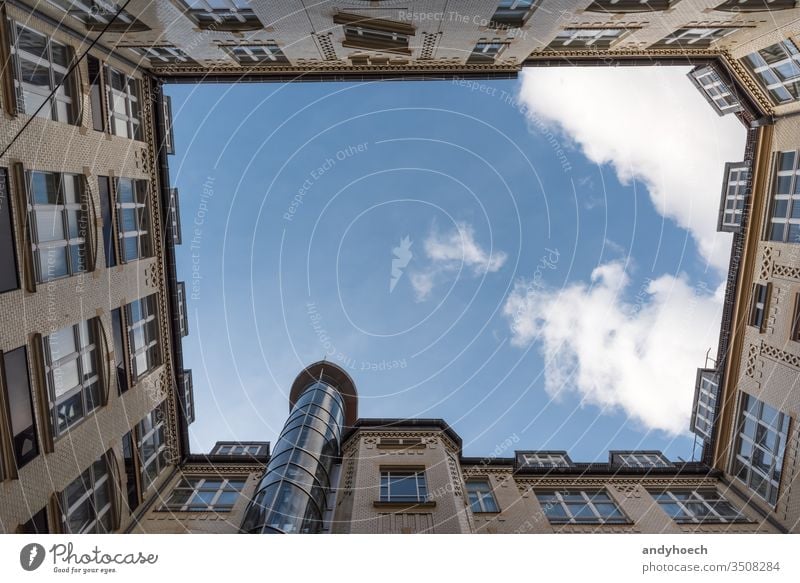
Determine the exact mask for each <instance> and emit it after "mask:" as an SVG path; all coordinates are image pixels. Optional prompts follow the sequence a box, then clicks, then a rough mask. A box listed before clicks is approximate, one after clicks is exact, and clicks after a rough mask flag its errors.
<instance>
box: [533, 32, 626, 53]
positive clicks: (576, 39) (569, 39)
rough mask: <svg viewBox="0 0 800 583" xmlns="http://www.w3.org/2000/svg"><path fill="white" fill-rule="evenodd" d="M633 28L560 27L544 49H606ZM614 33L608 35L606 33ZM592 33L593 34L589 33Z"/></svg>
mask: <svg viewBox="0 0 800 583" xmlns="http://www.w3.org/2000/svg"><path fill="white" fill-rule="evenodd" d="M633 30H635V29H634V28H631V27H626V26H618V27H581V26H572V27H566V28H562V29H561V30H559V31H558V33H557V34H556V36H555V37H554V38H553V40H551V41H550V42H549V43H548V45H547V47H546V50H548V51H570V50H573V49H577V50H580V49H601V50H607V49H610V48H612V47H613V46H614V45H616V44H617V43H618V42H619V41H621V40H622V39H623V38H625V37H626V36H628V35H629V34H630V33H631V32H632V31H633ZM611 32H614V33H616V34H615V35H613V36H608V34H607V33H611ZM590 33H593V34H590Z"/></svg>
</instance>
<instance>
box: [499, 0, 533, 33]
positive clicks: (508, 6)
mask: <svg viewBox="0 0 800 583" xmlns="http://www.w3.org/2000/svg"><path fill="white" fill-rule="evenodd" d="M533 4H534V0H500V3H499V4H498V5H497V9H496V10H495V11H494V15H493V16H492V21H491V23H492V25H494V26H495V27H496V28H503V27H516V26H522V25H523V24H524V22H525V19H526V18H527V17H528V16H529V14H530V12H531V9H532V8H533Z"/></svg>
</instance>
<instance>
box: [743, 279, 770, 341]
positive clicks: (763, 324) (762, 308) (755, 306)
mask: <svg viewBox="0 0 800 583" xmlns="http://www.w3.org/2000/svg"><path fill="white" fill-rule="evenodd" d="M762 290H763V299H762ZM771 297H772V283H771V282H767V283H758V282H755V283H754V284H753V288H752V296H751V298H750V315H749V317H748V319H747V324H748V325H749V326H752V327H754V328H756V329H757V330H758V332H759V334H763V333H764V331H765V330H766V329H767V317H768V315H769V304H770V298H771ZM759 315H760V317H759Z"/></svg>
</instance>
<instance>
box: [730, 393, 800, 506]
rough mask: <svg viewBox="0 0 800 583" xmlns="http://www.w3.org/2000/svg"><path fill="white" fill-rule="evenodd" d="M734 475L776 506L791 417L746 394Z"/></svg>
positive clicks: (739, 429)
mask: <svg viewBox="0 0 800 583" xmlns="http://www.w3.org/2000/svg"><path fill="white" fill-rule="evenodd" d="M737 431H738V436H737V439H736V456H735V458H734V460H733V474H734V475H736V477H737V478H739V479H740V480H742V481H743V482H744V483H745V484H747V485H748V487H749V488H750V489H751V490H752V491H753V492H755V493H756V494H758V495H759V496H760V497H761V498H763V499H764V500H766V501H767V502H768V503H769V504H772V505H775V504H776V503H777V501H778V489H779V488H780V483H781V472H782V470H783V454H784V451H785V450H786V438H787V436H788V434H789V416H788V415H784V414H783V413H781V412H780V411H778V410H776V409H773V408H772V407H770V406H769V405H767V404H766V403H762V402H761V401H759V400H758V399H756V398H755V397H753V396H751V395H748V394H746V393H742V404H741V411H740V413H739V424H738V429H737Z"/></svg>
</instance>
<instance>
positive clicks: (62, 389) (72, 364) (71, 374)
mask: <svg viewBox="0 0 800 583" xmlns="http://www.w3.org/2000/svg"><path fill="white" fill-rule="evenodd" d="M79 383H80V380H79V379H78V361H77V359H74V360H70V361H68V362H65V363H62V364H61V366H59V367H58V368H56V369H54V370H53V385H54V386H53V389H54V391H55V397H56V399H58V398H59V397H60V396H61V395H63V394H64V393H66V392H67V391H69V390H70V389H73V388H75V387H76V386H78V384H79Z"/></svg>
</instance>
